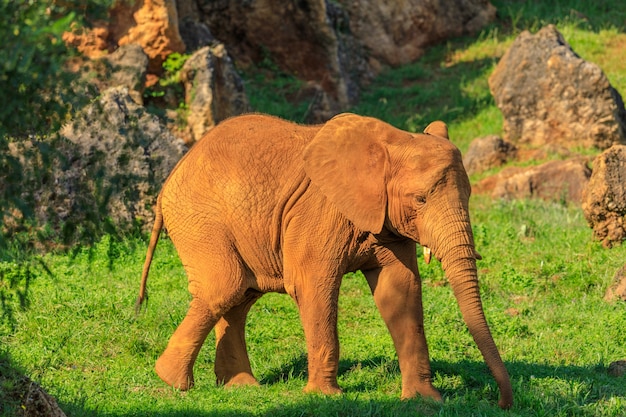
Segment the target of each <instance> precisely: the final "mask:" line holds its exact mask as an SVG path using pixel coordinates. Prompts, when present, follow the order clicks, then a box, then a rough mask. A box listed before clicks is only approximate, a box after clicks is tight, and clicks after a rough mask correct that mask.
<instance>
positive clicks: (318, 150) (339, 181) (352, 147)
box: [303, 114, 392, 233]
mask: <svg viewBox="0 0 626 417" xmlns="http://www.w3.org/2000/svg"><path fill="white" fill-rule="evenodd" d="M390 129H392V128H391V126H388V125H386V124H385V123H383V122H381V121H379V120H376V119H373V118H367V117H361V116H357V115H354V114H343V115H340V116H336V117H335V118H333V119H332V120H330V121H329V122H328V123H326V124H325V125H324V126H323V127H322V128H321V129H320V131H319V132H318V133H317V135H316V136H315V137H314V138H313V140H312V141H311V143H310V144H309V145H308V146H307V147H306V149H305V150H304V155H303V157H304V169H305V172H306V173H307V175H308V176H309V177H310V178H311V182H312V183H313V184H315V185H316V186H318V187H319V188H320V190H321V191H322V193H323V194H324V195H325V196H326V197H327V198H328V199H329V200H330V201H331V202H332V203H333V204H334V205H335V206H336V207H337V208H338V209H339V211H340V212H341V213H342V214H343V215H344V216H346V217H347V218H348V219H349V220H350V221H351V222H352V223H353V224H354V225H355V226H356V227H357V228H359V229H361V230H366V231H369V232H372V233H380V232H381V230H382V228H383V223H384V222H385V215H386V213H387V180H386V175H387V166H388V164H389V162H388V160H389V155H388V152H387V148H386V146H385V145H384V141H383V138H384V137H385V136H387V135H388V134H389V130H390Z"/></svg>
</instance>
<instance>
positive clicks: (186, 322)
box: [155, 298, 219, 391]
mask: <svg viewBox="0 0 626 417" xmlns="http://www.w3.org/2000/svg"><path fill="white" fill-rule="evenodd" d="M218 318H219V317H218V316H217V315H216V314H215V313H213V312H212V311H211V310H210V309H209V308H208V307H207V306H206V305H205V304H204V303H202V302H201V301H200V300H199V299H196V298H194V299H193V300H192V301H191V304H190V307H189V311H188V312H187V315H186V316H185V318H184V319H183V321H182V322H181V323H180V325H179V326H178V328H177V329H176V331H175V332H174V334H173V335H172V337H171V338H170V341H169V343H168V344H167V348H166V349H165V351H164V352H163V354H162V355H161V356H160V357H159V359H158V360H157V362H156V366H155V370H156V373H157V375H159V377H160V378H161V379H162V380H163V381H164V382H165V383H166V384H168V385H171V386H172V387H174V388H177V389H180V390H183V391H185V390H188V389H189V388H191V387H192V386H193V385H194V377H193V365H194V362H195V361H196V358H197V357H198V353H199V352H200V348H201V347H202V344H203V343H204V340H205V339H206V337H207V335H208V334H209V332H210V331H211V329H212V328H213V327H214V326H215V323H217V321H218Z"/></svg>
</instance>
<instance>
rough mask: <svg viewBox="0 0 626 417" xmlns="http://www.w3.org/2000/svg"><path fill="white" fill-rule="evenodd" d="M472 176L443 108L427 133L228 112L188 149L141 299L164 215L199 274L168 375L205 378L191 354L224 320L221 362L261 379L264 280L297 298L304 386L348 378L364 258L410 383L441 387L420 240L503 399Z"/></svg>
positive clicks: (249, 380) (178, 380)
mask: <svg viewBox="0 0 626 417" xmlns="http://www.w3.org/2000/svg"><path fill="white" fill-rule="evenodd" d="M470 191H471V187H470V183H469V179H468V176H467V174H466V172H465V169H464V168H463V163H462V159H461V153H460V151H459V149H458V148H457V147H456V146H455V145H454V144H453V143H452V142H451V141H450V140H449V138H448V128H447V126H446V124H445V123H444V122H441V121H436V122H433V123H431V124H430V125H428V126H427V127H426V129H425V130H424V133H423V134H416V133H410V132H407V131H403V130H401V129H398V128H395V127H393V126H391V125H389V124H387V123H385V122H383V121H381V120H378V119H376V118H372V117H365V116H359V115H356V114H351V113H345V114H341V115H338V116H335V117H334V118H332V119H331V120H329V121H328V122H326V123H325V124H321V125H299V124H295V123H292V122H289V121H285V120H282V119H280V118H277V117H274V116H268V115H262V114H247V115H242V116H236V117H233V118H230V119H227V120H226V121H223V122H221V123H220V124H218V125H217V126H216V127H214V128H213V129H212V130H211V131H209V132H208V133H207V134H206V135H205V136H204V137H203V138H202V139H201V140H200V141H198V142H197V143H196V144H195V145H194V146H193V147H192V148H191V149H190V150H189V152H188V153H187V154H186V155H185V156H184V157H183V158H182V159H181V160H180V161H179V163H178V164H177V165H176V167H175V168H174V169H173V170H172V172H171V174H170V176H169V177H168V179H167V180H166V182H165V184H164V185H163V187H162V190H161V192H160V193H159V195H158V198H157V201H156V205H155V223H154V226H153V229H152V235H151V237H150V241H149V244H148V251H147V255H146V260H145V264H144V267H143V273H142V277H141V287H140V292H139V297H138V300H137V306H138V308H141V303H142V301H143V300H144V299H145V298H146V284H147V278H148V273H149V269H150V264H151V262H152V258H153V255H154V250H155V247H156V245H157V242H158V240H159V235H160V232H161V229H162V228H163V227H165V229H166V230H167V232H168V235H169V237H170V239H171V241H172V243H173V245H174V246H175V248H176V250H177V252H178V255H179V257H180V259H181V261H182V264H183V266H184V269H185V272H186V274H187V277H188V281H189V285H188V288H189V292H190V293H191V301H190V304H189V310H188V312H187V314H186V316H185V317H184V319H183V320H182V322H181V323H180V324H179V325H178V327H177V329H176V330H175V332H174V334H173V335H172V336H171V338H170V340H169V342H168V344H167V347H166V349H165V351H164V352H163V353H162V355H161V356H160V357H159V358H158V359H157V361H156V365H155V370H156V373H157V374H158V376H159V377H160V378H161V379H162V380H163V381H164V382H166V383H167V384H169V385H171V386H173V387H175V388H178V389H180V390H186V389H189V388H191V387H192V386H193V384H194V376H193V365H194V362H195V360H196V357H197V355H198V352H199V350H200V348H201V346H202V345H203V343H204V341H205V339H206V337H207V335H208V333H209V332H210V331H211V330H212V329H213V328H215V334H216V353H215V365H214V370H215V375H216V378H217V381H218V383H221V384H225V385H227V386H233V385H258V381H257V379H256V378H255V377H254V375H253V373H252V370H251V366H250V360H249V358H248V353H247V347H246V341H245V332H244V328H245V322H246V317H247V315H248V312H249V310H250V308H251V307H252V305H253V304H254V303H255V302H256V301H257V300H258V299H259V297H261V296H262V295H263V294H264V293H267V292H279V293H287V294H288V295H289V296H291V297H292V298H293V300H294V301H295V303H296V304H297V307H298V311H299V315H300V320H301V324H302V326H303V330H304V336H305V340H306V349H307V357H308V379H307V383H306V386H305V388H304V389H305V391H306V392H319V393H323V394H335V393H341V392H342V391H341V388H340V387H339V385H338V384H337V373H338V363H339V340H338V335H337V309H338V297H339V288H340V285H341V281H342V277H343V276H344V274H346V273H348V272H352V271H356V270H360V271H362V273H363V275H364V276H365V278H366V280H367V283H368V284H369V287H370V289H371V292H372V294H373V298H374V301H375V304H376V306H377V308H378V310H379V312H380V314H381V316H382V319H383V320H384V322H385V324H386V325H387V328H388V330H389V332H390V334H391V338H392V340H393V343H394V347H395V349H396V352H397V356H398V362H399V367H400V373H401V378H402V393H401V397H402V398H403V399H404V398H411V397H416V396H418V395H421V396H423V397H428V398H432V399H435V400H438V401H441V399H442V397H441V394H440V393H439V392H438V391H437V389H436V388H435V387H434V386H433V384H432V375H431V369H430V359H429V353H428V346H427V343H426V337H425V332H424V318H423V306H422V283H421V278H420V275H419V271H418V264H417V245H416V244H417V243H419V244H420V245H421V246H422V247H423V249H424V259H425V261H427V262H428V261H430V257H431V256H434V257H435V258H437V259H438V260H440V261H441V264H442V267H443V269H444V271H445V273H446V276H447V279H448V281H449V282H450V286H451V288H452V290H453V292H454V294H455V297H456V299H457V303H458V305H459V308H460V310H461V313H462V316H463V319H464V321H465V323H466V325H467V327H468V328H469V331H470V333H471V335H472V336H473V338H474V340H475V343H476V344H477V346H478V348H479V350H480V352H481V353H482V355H483V358H484V360H485V362H486V364H487V365H488V367H489V368H490V370H491V373H492V374H493V376H494V378H495V380H496V382H497V385H498V388H499V391H500V398H499V402H498V404H499V406H500V407H502V408H509V407H511V406H512V404H513V392H512V387H511V382H510V378H509V375H508V373H507V370H506V368H505V365H504V363H503V361H502V359H501V357H500V354H499V352H498V349H497V347H496V345H495V342H494V340H493V337H492V335H491V332H490V329H489V326H488V324H487V321H486V318H485V315H484V311H483V307H482V301H481V297H480V293H479V286H478V277H477V267H476V260H477V259H481V258H480V255H479V254H478V252H477V251H476V249H475V246H474V238H473V235H472V228H471V223H470V215H469V208H468V205H469V197H470Z"/></svg>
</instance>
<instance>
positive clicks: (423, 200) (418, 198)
mask: <svg viewBox="0 0 626 417" xmlns="http://www.w3.org/2000/svg"><path fill="white" fill-rule="evenodd" d="M415 201H416V202H417V204H426V196H425V195H423V194H418V195H416V196H415Z"/></svg>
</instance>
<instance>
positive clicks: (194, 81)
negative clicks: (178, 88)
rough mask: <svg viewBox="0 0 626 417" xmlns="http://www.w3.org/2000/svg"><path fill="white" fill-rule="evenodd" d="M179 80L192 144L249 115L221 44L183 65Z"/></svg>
mask: <svg viewBox="0 0 626 417" xmlns="http://www.w3.org/2000/svg"><path fill="white" fill-rule="evenodd" d="M181 80H182V82H183V84H184V86H185V103H186V105H187V110H188V111H187V114H188V116H187V125H188V129H189V131H190V135H191V140H192V141H197V140H199V139H200V138H201V137H202V136H204V134H205V133H206V132H208V131H209V130H210V129H211V128H213V127H214V126H215V125H216V124H217V123H219V122H221V121H222V120H224V119H226V118H228V117H231V116H234V115H238V114H242V113H245V112H247V111H249V107H250V106H249V103H248V97H247V96H246V93H245V91H244V86H243V81H242V80H241V78H240V77H239V75H238V74H237V71H236V70H235V67H234V65H233V62H232V60H231V59H230V57H229V56H228V54H227V53H226V49H225V48H224V45H223V44H217V45H216V46H213V47H211V46H206V47H204V48H202V49H200V50H198V51H196V52H195V53H194V54H193V56H191V58H189V59H188V60H187V62H185V65H184V66H183V69H182V70H181Z"/></svg>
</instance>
